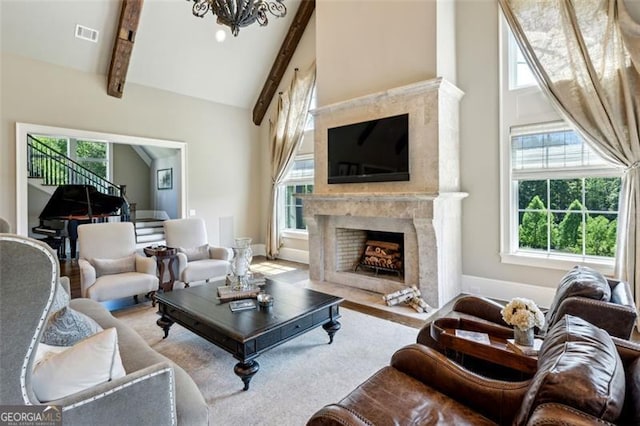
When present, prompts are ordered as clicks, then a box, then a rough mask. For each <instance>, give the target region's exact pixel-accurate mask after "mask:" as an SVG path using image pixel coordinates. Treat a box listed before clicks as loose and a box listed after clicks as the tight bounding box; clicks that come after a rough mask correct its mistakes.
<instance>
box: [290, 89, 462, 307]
mask: <svg viewBox="0 0 640 426" xmlns="http://www.w3.org/2000/svg"><path fill="white" fill-rule="evenodd" d="M461 96H462V92H460V91H459V90H458V89H457V88H456V87H455V86H453V85H451V84H450V83H447V82H446V81H444V80H442V79H434V80H429V81H425V82H419V83H415V84H412V85H409V86H405V87H401V88H396V89H391V90H388V91H385V92H381V93H376V94H372V95H368V96H364V97H362V98H357V99H353V100H349V101H345V102H341V103H338V104H333V105H328V106H325V107H321V108H318V109H317V110H315V111H314V116H315V124H316V127H315V141H314V144H315V168H316V169H315V180H314V193H313V194H309V195H303V196H302V197H301V198H302V199H303V207H304V217H305V222H306V224H307V229H308V231H309V276H310V279H311V280H312V281H317V282H320V283H321V282H323V281H326V282H330V283H333V284H339V285H345V286H350V287H355V288H359V289H363V290H367V291H370V292H376V293H381V294H388V293H392V292H394V291H397V290H400V289H403V288H406V287H409V286H417V287H418V288H419V289H420V291H421V293H422V295H423V296H424V298H425V300H426V301H427V303H429V304H430V305H431V306H433V307H436V308H437V307H440V306H442V305H443V304H444V303H446V302H448V301H449V300H451V299H452V298H453V297H455V296H457V295H458V294H459V293H460V287H461V285H460V277H461V274H462V267H461V259H460V255H461V254H460V251H461V248H460V239H461V238H460V234H461V229H460V228H461V223H460V214H461V205H462V199H463V198H464V197H466V196H467V194H466V193H463V192H459V161H458V156H459V154H458V103H459V100H460V98H461ZM399 114H408V121H409V138H408V143H409V149H410V152H411V157H410V159H409V161H410V163H409V169H410V172H411V174H410V180H409V181H407V182H360V183H339V184H330V183H329V182H328V181H327V173H328V166H329V165H328V160H327V129H329V128H335V127H338V126H342V125H346V124H349V123H358V122H366V121H368V120H372V119H376V118H380V117H387V116H395V115H399ZM368 232H374V233H381V232H383V233H389V234H390V235H394V234H395V235H399V236H400V237H397V238H398V241H397V242H396V243H397V244H398V245H401V248H402V250H401V253H402V260H401V264H402V271H401V272H400V273H399V274H397V273H381V271H380V270H378V273H377V274H376V271H375V270H373V271H372V270H369V271H364V270H363V269H362V268H360V267H358V268H357V269H358V270H357V271H354V269H356V268H355V265H356V264H357V263H358V262H359V261H360V259H361V257H362V252H363V251H365V250H366V247H364V246H365V243H366V241H367V240H375V237H370V236H369V235H368V234H367V233H368ZM373 235H380V234H373ZM387 242H389V241H387ZM391 242H392V243H393V242H394V241H391ZM400 242H401V243H400Z"/></svg>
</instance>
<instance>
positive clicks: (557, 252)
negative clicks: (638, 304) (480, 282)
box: [500, 20, 621, 272]
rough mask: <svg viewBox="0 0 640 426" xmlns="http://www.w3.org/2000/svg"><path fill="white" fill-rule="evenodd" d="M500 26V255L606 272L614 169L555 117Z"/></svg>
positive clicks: (615, 191)
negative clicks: (583, 266)
mask: <svg viewBox="0 0 640 426" xmlns="http://www.w3.org/2000/svg"><path fill="white" fill-rule="evenodd" d="M501 25H502V28H501V52H502V55H501V59H502V62H501V67H500V72H501V77H502V78H501V134H502V147H501V148H502V149H501V154H502V155H501V157H502V182H501V189H502V191H501V197H502V202H501V209H502V211H501V217H502V221H501V223H502V242H501V245H502V247H501V251H502V253H501V257H502V260H503V262H507V263H516V264H522V265H528V266H540V267H545V268H559V269H563V270H566V269H567V268H569V267H571V266H573V265H575V264H576V263H582V264H587V265H592V266H594V267H597V268H599V269H600V270H601V271H603V272H607V271H610V270H611V269H612V268H613V256H614V255H615V249H616V247H615V246H616V236H617V226H618V197H619V193H620V184H621V179H620V178H621V170H620V169H618V168H615V167H612V166H611V165H609V163H607V162H606V161H604V160H603V159H602V158H601V157H600V156H599V155H598V153H597V152H595V151H594V150H592V149H591V148H590V147H589V145H588V144H587V143H586V142H585V141H584V140H583V139H582V138H581V137H580V135H579V134H578V133H576V132H575V131H573V130H572V128H571V126H570V125H569V123H567V122H565V121H563V120H562V118H561V117H560V115H559V114H558V112H557V111H556V110H555V109H554V108H553V106H552V104H551V103H550V102H549V100H548V99H547V98H546V96H545V95H544V94H543V93H542V91H541V89H540V88H539V87H538V85H537V82H536V81H535V78H534V76H533V73H532V72H531V70H530V68H529V66H528V64H527V63H526V61H525V60H524V56H523V55H522V53H521V51H520V49H519V47H518V45H517V44H516V42H515V39H514V37H513V35H512V34H511V31H510V30H509V29H508V25H507V24H506V22H505V21H504V20H501Z"/></svg>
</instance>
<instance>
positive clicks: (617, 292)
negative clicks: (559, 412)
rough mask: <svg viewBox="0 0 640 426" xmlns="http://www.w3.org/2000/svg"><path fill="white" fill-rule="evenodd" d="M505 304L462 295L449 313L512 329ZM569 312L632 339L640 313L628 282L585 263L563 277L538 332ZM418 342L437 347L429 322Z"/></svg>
mask: <svg viewBox="0 0 640 426" xmlns="http://www.w3.org/2000/svg"><path fill="white" fill-rule="evenodd" d="M503 307H504V306H503V305H502V304H500V303H497V302H495V301H493V300H490V299H487V298H484V297H479V296H463V297H461V298H459V299H458V300H457V301H456V302H455V303H454V305H453V308H452V310H451V313H449V314H447V316H448V317H453V318H465V319H470V320H474V321H477V322H483V323H486V324H492V325H499V326H502V327H505V329H509V330H512V329H513V327H512V326H510V325H509V324H507V323H505V322H504V320H503V319H502V314H501V313H500V311H501V310H502V308H503ZM567 314H568V315H573V316H577V317H580V318H583V319H585V320H586V321H587V322H590V323H591V324H594V325H595V326H597V327H600V328H602V329H604V330H606V331H607V332H608V333H609V334H610V335H611V336H614V337H619V338H621V339H629V337H630V336H631V332H632V331H633V327H634V325H635V323H636V320H637V316H638V314H637V309H636V306H635V303H634V301H633V295H632V293H631V289H630V288H629V284H627V283H626V282H624V281H619V280H614V279H607V278H605V277H604V276H603V275H602V274H600V273H599V272H597V271H595V270H593V269H591V268H588V267H584V266H576V267H575V268H573V269H571V270H570V271H569V272H567V274H566V275H565V276H564V277H563V278H562V280H561V281H560V284H559V285H558V289H557V290H556V294H555V297H554V299H553V302H552V303H551V306H550V307H549V310H548V311H547V313H546V315H545V319H546V321H545V322H546V326H545V329H543V330H538V333H536V334H544V332H545V330H546V329H548V328H551V327H552V326H553V324H554V323H555V322H556V321H558V320H559V319H560V318H562V317H563V316H564V315H567ZM417 342H418V343H422V344H423V345H427V346H431V347H435V348H436V349H438V345H437V344H436V343H435V342H434V341H433V339H432V338H431V323H430V322H429V323H427V324H425V325H424V327H422V329H421V330H420V332H419V333H418V338H417Z"/></svg>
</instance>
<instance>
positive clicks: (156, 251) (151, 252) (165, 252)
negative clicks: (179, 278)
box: [143, 246, 178, 291]
mask: <svg viewBox="0 0 640 426" xmlns="http://www.w3.org/2000/svg"><path fill="white" fill-rule="evenodd" d="M143 250H144V254H146V255H147V256H148V257H153V256H155V257H156V264H157V266H158V278H159V279H160V286H159V287H160V289H162V291H173V284H174V283H175V281H176V276H175V273H174V270H173V264H174V263H175V261H176V259H177V258H178V249H177V248H174V247H166V246H158V247H153V246H148V247H145V248H144V249H143ZM165 261H167V262H165ZM165 264H166V266H167V267H168V268H169V281H167V282H163V281H162V280H163V279H164V271H165Z"/></svg>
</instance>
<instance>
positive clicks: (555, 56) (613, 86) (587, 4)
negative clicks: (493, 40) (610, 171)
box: [499, 0, 640, 306]
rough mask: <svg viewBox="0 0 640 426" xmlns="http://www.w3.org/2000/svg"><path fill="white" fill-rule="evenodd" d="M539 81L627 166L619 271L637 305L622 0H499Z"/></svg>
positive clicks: (635, 63)
mask: <svg viewBox="0 0 640 426" xmlns="http://www.w3.org/2000/svg"><path fill="white" fill-rule="evenodd" d="M499 2H500V5H501V7H502V11H503V12H504V15H505V17H506V19H507V22H508V23H509V26H510V28H511V30H512V32H513V34H514V35H515V38H516V40H517V42H518V44H519V45H520V48H521V50H522V52H523V54H524V55H525V57H526V59H527V62H528V63H529V65H530V66H531V69H532V71H533V72H534V74H535V75H536V77H537V80H538V82H539V83H540V86H541V87H542V89H543V90H544V91H546V92H547V94H548V95H549V97H550V99H551V101H552V102H553V103H554V104H555V105H556V107H558V110H559V111H560V113H561V114H563V115H564V117H565V118H566V119H567V121H568V122H570V123H572V124H573V125H574V127H575V128H576V129H577V131H578V132H579V133H580V134H581V135H582V136H583V137H584V138H585V139H586V140H587V142H588V143H589V144H590V145H591V147H593V148H594V149H595V150H596V151H597V152H599V153H600V154H601V155H602V156H603V157H604V158H605V159H607V160H608V161H610V162H611V163H613V164H615V165H617V166H619V167H621V168H624V170H625V173H624V176H623V178H622V190H621V194H620V205H619V218H618V241H617V252H616V276H617V277H618V278H620V279H623V280H627V281H628V282H629V284H630V285H631V287H632V288H634V289H635V297H636V305H637V306H640V229H638V224H639V223H640V220H638V214H639V213H640V205H639V203H640V169H639V165H640V136H639V133H640V132H639V129H638V123H639V121H640V73H639V71H640V25H639V24H638V23H635V22H634V21H633V20H632V19H631V17H630V16H629V15H628V13H627V11H626V9H625V5H624V2H623V1H621V0H618V1H616V0H499Z"/></svg>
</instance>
